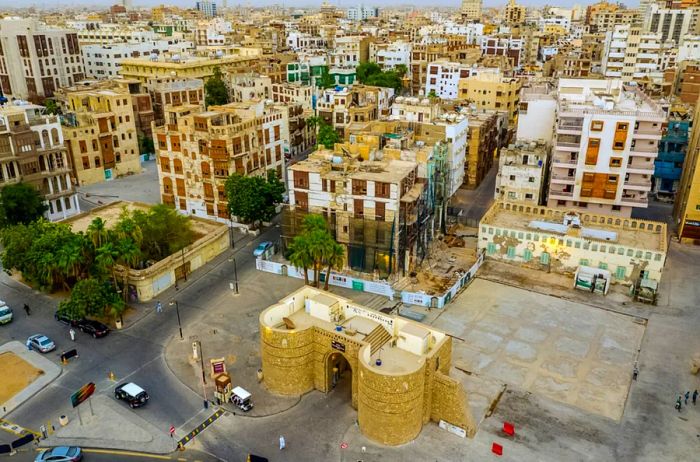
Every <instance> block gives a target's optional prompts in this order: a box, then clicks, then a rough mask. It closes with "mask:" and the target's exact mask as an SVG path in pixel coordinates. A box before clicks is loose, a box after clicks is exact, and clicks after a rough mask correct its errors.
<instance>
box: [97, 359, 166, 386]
mask: <svg viewBox="0 0 700 462" xmlns="http://www.w3.org/2000/svg"><path fill="white" fill-rule="evenodd" d="M160 358H161V355H158V356H156V357H155V358H153V359H151V360H150V361H148V362H147V363H145V364H142V365H141V366H140V367H139V368H138V369H136V370H135V371H133V372H131V373H130V374H127V375H125V376H124V377H122V379H121V380H120V382H123V381H125V380H126V379H127V378H129V377H131V376H132V375H134V374H136V373H137V372H139V371H140V370H141V369H143V368H144V367H146V366H148V365H149V364H151V363H152V362H153V361H156V360H158V359H160ZM105 380H109V379H103V380H101V381H100V383H102V382H104V381H105ZM115 384H116V383H115V382H111V381H110V382H109V386H107V387H105V388H102V387H100V390H99V391H100V392H102V391H105V390H109V389H110V388H112V387H114V385H115Z"/></svg>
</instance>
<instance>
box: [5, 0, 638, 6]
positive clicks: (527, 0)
mask: <svg viewBox="0 0 700 462" xmlns="http://www.w3.org/2000/svg"><path fill="white" fill-rule="evenodd" d="M215 1H216V0H215ZM596 2H597V0H579V1H577V0H517V3H519V4H522V5H529V6H541V5H545V4H546V5H557V6H572V5H575V4H579V5H588V4H592V3H596ZM115 3H120V1H119V0H20V1H19V2H18V1H17V0H0V7H4V8H8V7H9V8H12V7H15V8H16V7H18V6H20V5H21V6H23V7H28V6H36V7H40V8H41V7H43V8H56V7H71V6H81V5H82V6H84V5H94V6H101V7H106V6H109V5H114V4H115ZM132 3H133V5H134V6H153V5H160V4H166V5H176V6H182V7H186V6H192V7H194V5H195V3H196V0H169V1H168V0H132ZM216 3H219V4H220V3H222V1H221V0H218V1H216ZM282 3H283V2H282V1H281V0H255V1H245V0H243V1H242V0H228V4H229V6H234V5H238V4H242V5H246V4H250V5H256V6H262V5H274V4H282ZM331 3H332V4H334V5H336V6H339V7H341V8H346V7H348V6H354V5H358V4H364V5H367V6H379V7H381V6H387V5H416V6H420V7H429V6H451V7H457V6H459V4H460V1H459V0H423V1H421V0H414V1H412V2H411V1H406V0H358V1H356V0H340V1H339V0H333V1H331ZM506 3H507V0H485V1H484V5H485V6H487V7H488V6H502V5H505V4H506ZM623 3H625V4H626V5H628V6H636V5H638V4H639V0H634V1H626V2H624V1H623ZM320 4H321V0H285V1H284V5H285V6H291V5H298V6H300V7H301V6H318V5H320Z"/></svg>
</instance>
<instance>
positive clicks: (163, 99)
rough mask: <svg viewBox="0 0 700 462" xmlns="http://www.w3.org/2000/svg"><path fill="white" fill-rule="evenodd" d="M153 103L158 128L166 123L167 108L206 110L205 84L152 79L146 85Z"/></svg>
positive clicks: (188, 80)
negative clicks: (178, 107)
mask: <svg viewBox="0 0 700 462" xmlns="http://www.w3.org/2000/svg"><path fill="white" fill-rule="evenodd" d="M146 87H147V88H148V93H149V94H150V95H151V101H152V102H153V112H154V121H155V124H156V126H158V127H159V126H161V125H163V124H164V123H165V107H166V106H168V105H172V106H181V105H183V104H185V105H199V106H200V107H201V110H202V111H203V110H204V82H202V80H200V79H174V78H168V77H165V78H157V79H150V80H149V81H148V83H147V84H146Z"/></svg>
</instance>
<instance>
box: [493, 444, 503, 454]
mask: <svg viewBox="0 0 700 462" xmlns="http://www.w3.org/2000/svg"><path fill="white" fill-rule="evenodd" d="M491 452H493V453H494V454H496V455H498V456H502V455H503V446H501V445H500V444H498V443H493V444H492V445H491Z"/></svg>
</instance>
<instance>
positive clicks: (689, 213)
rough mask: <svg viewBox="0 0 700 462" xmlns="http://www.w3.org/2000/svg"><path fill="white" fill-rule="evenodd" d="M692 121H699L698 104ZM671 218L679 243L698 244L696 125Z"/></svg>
mask: <svg viewBox="0 0 700 462" xmlns="http://www.w3.org/2000/svg"><path fill="white" fill-rule="evenodd" d="M693 119H694V120H700V104H696V105H695V111H693ZM673 218H674V219H675V222H676V224H677V225H678V239H679V240H680V241H681V242H686V243H692V244H700V127H699V126H698V124H697V123H696V124H695V126H694V127H693V129H692V131H691V133H690V141H689V142H688V150H687V153H686V155H685V160H684V161H683V173H682V176H681V182H680V185H679V186H678V193H677V194H676V201H675V202H674V205H673Z"/></svg>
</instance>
